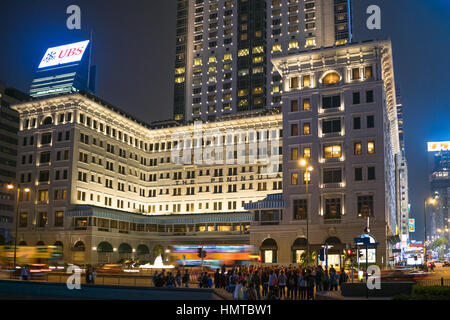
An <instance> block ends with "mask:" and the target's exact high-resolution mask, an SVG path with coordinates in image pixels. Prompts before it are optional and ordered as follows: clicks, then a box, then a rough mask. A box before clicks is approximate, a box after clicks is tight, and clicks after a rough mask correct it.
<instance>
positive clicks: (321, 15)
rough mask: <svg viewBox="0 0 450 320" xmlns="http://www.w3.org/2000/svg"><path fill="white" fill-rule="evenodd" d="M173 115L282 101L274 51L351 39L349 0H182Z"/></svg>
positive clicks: (197, 115)
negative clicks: (274, 62) (272, 61)
mask: <svg viewBox="0 0 450 320" xmlns="http://www.w3.org/2000/svg"><path fill="white" fill-rule="evenodd" d="M177 4H178V6H177V30H176V60H175V86H174V105H173V107H174V110H173V112H174V119H175V120H183V121H190V120H198V119H201V120H203V121H214V120H215V118H216V117H218V116H221V115H227V114H233V113H237V112H251V111H253V110H260V109H265V108H267V109H271V108H281V104H282V102H281V93H282V85H281V77H280V75H279V74H278V73H277V72H276V71H275V70H274V69H273V67H272V63H271V59H272V58H273V57H276V56H279V55H285V54H292V53H298V52H300V51H304V50H307V49H312V48H320V47H328V46H333V45H342V44H346V43H348V42H351V1H350V0H235V1H233V0H210V1H208V0H192V1H187V0H177Z"/></svg>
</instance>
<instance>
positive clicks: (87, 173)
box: [13, 93, 283, 263]
mask: <svg viewBox="0 0 450 320" xmlns="http://www.w3.org/2000/svg"><path fill="white" fill-rule="evenodd" d="M13 108H14V109H15V110H17V111H18V112H19V114H20V131H19V143H20V146H21V148H20V151H19V153H18V155H17V159H18V170H17V179H18V181H19V183H20V185H21V186H22V187H29V188H30V189H31V192H29V193H26V194H25V193H23V194H21V195H20V198H19V199H20V200H21V201H20V204H19V239H18V241H19V243H22V244H28V245H36V244H37V243H43V244H44V245H53V244H55V243H62V244H63V248H64V260H65V261H66V262H74V263H97V262H114V263H115V262H117V261H118V260H119V258H124V257H131V256H133V257H138V256H141V257H143V259H148V258H149V255H151V258H152V259H154V258H156V257H157V256H158V255H159V254H161V250H160V248H164V250H163V254H164V252H165V249H167V248H168V246H169V245H197V246H201V245H215V244H224V245H233V244H239V245H241V244H247V245H248V244H249V234H248V227H249V225H250V221H251V220H252V218H253V217H252V215H251V214H250V213H249V212H248V211H247V210H245V208H244V204H245V203H248V202H257V201H259V200H262V199H264V198H265V197H266V196H267V194H268V193H273V192H280V191H281V190H282V179H283V178H282V172H281V168H282V166H281V161H282V158H281V139H282V130H281V129H282V117H281V114H277V113H273V114H265V115H258V116H256V117H252V118H251V117H248V118H239V117H235V118H232V119H224V118H222V119H221V121H216V122H212V123H206V124H203V125H202V130H203V132H204V134H205V136H201V137H196V130H197V129H196V128H197V127H195V126H194V125H184V126H181V125H179V124H178V123H176V122H170V121H164V122H157V123H153V124H147V123H145V122H143V121H140V120H138V119H136V118H135V117H133V116H131V115H129V114H127V113H126V112H124V111H122V110H120V109H118V108H116V107H115V106H112V105H110V104H108V103H106V102H104V101H102V100H100V99H99V98H97V97H95V96H92V95H90V94H84V93H74V94H68V95H61V96H57V97H51V98H46V99H39V100H35V101H33V102H32V103H23V104H19V105H15V106H14V107H13ZM208 131H214V132H215V133H212V135H208V134H207V133H206V132H208ZM186 135H189V137H191V139H192V140H190V139H188V138H186ZM192 137H193V138H192ZM211 138H214V139H213V140H208V139H211ZM185 143H186V144H185ZM189 144H190V145H192V146H193V148H194V149H195V150H201V149H206V148H208V146H209V147H212V146H215V148H214V158H220V157H221V155H224V158H223V159H225V155H227V156H226V158H227V159H230V160H232V162H228V161H227V162H226V164H224V163H221V164H217V163H215V162H214V161H212V163H211V162H208V161H207V162H202V163H199V164H196V163H191V164H188V163H178V162H176V161H174V160H173V159H176V158H173V157H174V155H176V154H178V153H180V152H182V154H183V157H184V156H185V148H184V146H187V145H189ZM237 144H239V145H241V146H243V147H244V149H239V150H236V149H234V148H235V147H236V145H237ZM261 144H263V145H264V148H259V149H258V150H256V149H253V148H252V147H251V146H253V145H258V146H260V145H261ZM230 147H231V148H233V149H232V150H230V149H229V148H230ZM195 150H194V153H195ZM267 152H269V153H270V154H271V155H272V157H271V158H270V159H271V162H270V163H264V162H262V161H260V160H259V158H260V157H258V159H257V158H256V155H257V154H260V155H261V154H266V153H267ZM241 155H244V156H245V157H246V158H247V157H248V158H249V160H248V161H245V162H244V163H240V162H237V161H236V160H237V159H239V157H240V156H241ZM250 155H252V156H253V155H254V156H255V161H250ZM205 156H206V155H205ZM190 159H191V157H189V156H188V160H190ZM208 159H209V158H206V159H205V160H208ZM256 159H257V161H256ZM211 160H212V159H211ZM268 168H273V169H275V170H271V172H268V173H266V172H265V169H268ZM94 248H95V249H94ZM152 261H153V260H152Z"/></svg>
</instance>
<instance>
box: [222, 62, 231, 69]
mask: <svg viewBox="0 0 450 320" xmlns="http://www.w3.org/2000/svg"><path fill="white" fill-rule="evenodd" d="M223 70H231V63H224V65H223Z"/></svg>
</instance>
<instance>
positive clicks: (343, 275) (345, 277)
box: [339, 268, 348, 289]
mask: <svg viewBox="0 0 450 320" xmlns="http://www.w3.org/2000/svg"><path fill="white" fill-rule="evenodd" d="M347 281H348V275H347V273H346V272H345V269H344V268H342V269H341V276H340V277H339V288H340V289H342V284H343V283H346V282H347Z"/></svg>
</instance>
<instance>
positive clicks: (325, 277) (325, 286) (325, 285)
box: [322, 268, 330, 291]
mask: <svg viewBox="0 0 450 320" xmlns="http://www.w3.org/2000/svg"><path fill="white" fill-rule="evenodd" d="M322 286H323V291H328V290H330V287H329V286H330V277H329V276H328V270H327V268H325V271H324V272H323V281H322Z"/></svg>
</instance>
